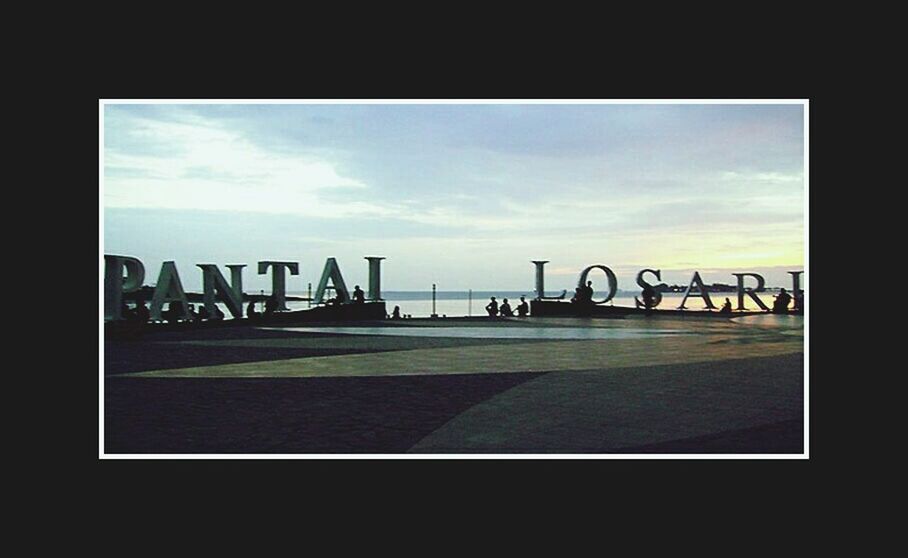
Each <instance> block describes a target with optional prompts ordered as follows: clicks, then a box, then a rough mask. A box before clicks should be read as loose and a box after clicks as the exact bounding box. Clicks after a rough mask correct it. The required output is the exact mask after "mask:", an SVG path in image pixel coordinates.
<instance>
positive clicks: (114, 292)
mask: <svg viewBox="0 0 908 558" xmlns="http://www.w3.org/2000/svg"><path fill="white" fill-rule="evenodd" d="M124 269H125V270H126V277H123V270H124ZM144 281H145V266H144V265H142V262H140V261H139V260H138V258H133V257H130V256H104V319H105V320H122V319H123V312H122V309H123V293H131V292H135V291H138V290H139V289H141V288H142V283H143V282H144Z"/></svg>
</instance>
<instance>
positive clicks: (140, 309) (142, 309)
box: [135, 298, 151, 324]
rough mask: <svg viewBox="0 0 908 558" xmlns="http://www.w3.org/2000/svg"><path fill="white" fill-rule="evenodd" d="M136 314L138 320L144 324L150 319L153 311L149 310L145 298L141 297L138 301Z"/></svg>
mask: <svg viewBox="0 0 908 558" xmlns="http://www.w3.org/2000/svg"><path fill="white" fill-rule="evenodd" d="M135 316H136V321H137V322H140V323H143V324H144V323H147V322H148V320H150V319H151V312H150V311H149V310H148V307H147V306H145V300H144V299H141V298H140V299H138V300H137V301H136V309H135Z"/></svg>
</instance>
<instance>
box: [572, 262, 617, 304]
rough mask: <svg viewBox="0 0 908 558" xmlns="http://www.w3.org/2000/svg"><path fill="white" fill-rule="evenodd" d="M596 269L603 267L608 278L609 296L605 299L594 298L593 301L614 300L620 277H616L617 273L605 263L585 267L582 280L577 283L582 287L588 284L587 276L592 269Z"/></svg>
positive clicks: (599, 302) (602, 302) (604, 301)
mask: <svg viewBox="0 0 908 558" xmlns="http://www.w3.org/2000/svg"><path fill="white" fill-rule="evenodd" d="M594 269H601V270H602V271H604V272H605V276H606V277H607V278H608V296H606V297H605V299H603V300H594V301H592V302H593V303H595V304H605V303H606V302H608V301H610V300H612V298H613V297H614V296H615V292H616V291H617V290H618V278H617V277H615V273H614V272H613V271H612V270H611V269H609V268H608V267H606V266H604V265H591V266H589V267H588V268H586V269H584V270H583V271H582V272H581V273H580V281H579V282H578V283H577V285H578V286H580V287H585V286H586V281H587V279H586V278H587V276H588V275H589V274H590V271H592V270H594Z"/></svg>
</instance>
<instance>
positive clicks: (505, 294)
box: [287, 291, 776, 318]
mask: <svg viewBox="0 0 908 558" xmlns="http://www.w3.org/2000/svg"><path fill="white" fill-rule="evenodd" d="M287 294H288V295H292V296H306V293H305V292H293V293H290V292H288V293H287ZM559 294H561V292H560V291H559V292H550V293H546V296H557V295H559ZM775 294H776V293H774V292H765V293H759V294H758V296H759V297H760V300H762V301H763V303H764V304H766V305H767V306H769V307H772V301H773V296H775ZM521 295H523V296H525V297H526V300H527V302H530V301H531V300H532V299H533V298H534V297H535V292H534V291H473V294H472V301H471V299H470V296H469V292H468V291H440V292H437V293H436V296H435V313H436V314H438V315H439V316H448V317H462V316H486V315H487V313H486V311H485V306H486V304H488V303H489V297H492V296H494V297H495V299H496V300H497V301H498V303H499V305H500V304H501V303H502V302H503V301H504V299H505V298H507V299H508V303H509V304H510V305H511V308H512V309H513V310H514V313H515V314H516V313H517V305H518V304H520V296H521ZM572 295H573V293H570V292H569V293H568V294H567V295H566V296H565V300H566V301H569V300H570V297H571V296H572ZM635 295H636V296H638V297H639V294H635V293H628V292H626V291H619V293H618V294H616V295H615V297H614V298H613V299H612V300H610V301H609V302H608V303H606V305H607V306H624V307H628V308H634V296H635ZM726 297H727V298H728V299H729V300H731V303H732V305H733V307H735V308H737V305H738V298H737V294H736V293H710V298H711V299H712V302H713V305H715V306H716V307H717V308H721V307H722V304H723V303H724V302H725V299H726ZM382 298H384V300H385V306H386V308H387V311H388V313H389V314H390V313H391V312H392V311H393V310H394V307H395V306H400V313H401V315H410V316H412V317H414V318H426V317H429V316H431V315H432V292H431V291H385V292H382ZM593 298H594V299H597V298H598V299H601V298H602V296H601V294H599V293H594V294H593ZM683 298H684V295H683V294H682V293H664V294H663V295H662V302H661V303H660V304H659V306H658V308H659V309H672V310H674V309H677V308H678V306H679V305H680V304H681V300H682V299H683ZM744 305H745V307H746V308H747V309H748V310H759V307H757V305H756V303H754V302H753V301H752V300H750V298H749V297H745V299H744ZM685 306H686V307H687V309H688V310H693V311H696V310H706V304H705V303H704V301H703V299H702V298H700V297H695V296H691V297H689V298H688V299H687V302H686V304H685ZM287 307H288V308H290V309H291V310H305V309H306V308H309V307H310V306H308V303H307V302H299V301H288V302H287Z"/></svg>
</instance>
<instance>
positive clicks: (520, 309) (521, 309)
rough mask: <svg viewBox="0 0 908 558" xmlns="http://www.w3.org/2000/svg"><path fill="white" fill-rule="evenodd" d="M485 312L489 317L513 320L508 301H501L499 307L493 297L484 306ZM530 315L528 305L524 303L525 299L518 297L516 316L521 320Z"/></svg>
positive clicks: (512, 312)
mask: <svg viewBox="0 0 908 558" xmlns="http://www.w3.org/2000/svg"><path fill="white" fill-rule="evenodd" d="M486 312H488V313H489V316H490V317H496V316H501V317H502V318H513V317H514V311H513V310H512V309H511V305H510V303H508V299H506V298H505V299H503V300H502V301H501V306H499V305H498V301H497V300H495V297H494V296H493V297H491V298H490V302H489V303H488V304H486ZM529 313H530V305H529V303H527V301H526V297H524V296H521V297H520V304H518V305H517V315H518V316H519V317H521V318H525V317H526V316H527V314H529Z"/></svg>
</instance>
